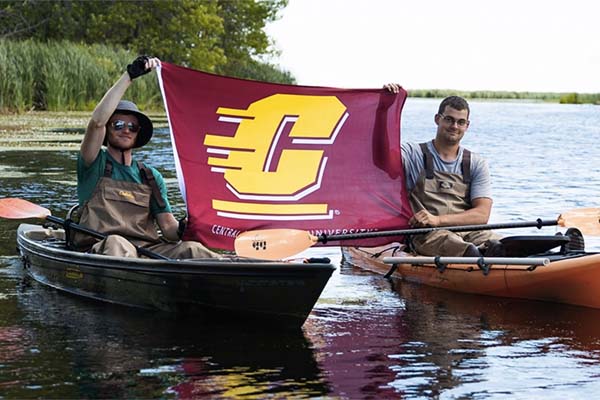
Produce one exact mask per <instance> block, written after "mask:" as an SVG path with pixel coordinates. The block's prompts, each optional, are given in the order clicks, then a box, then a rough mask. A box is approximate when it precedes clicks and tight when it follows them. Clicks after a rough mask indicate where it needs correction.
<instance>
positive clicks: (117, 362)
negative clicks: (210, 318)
mask: <svg viewBox="0 0 600 400" xmlns="http://www.w3.org/2000/svg"><path fill="white" fill-rule="evenodd" d="M8 263H9V264H10V265H9V266H8V269H4V271H11V272H10V274H9V275H10V279H2V280H0V282H3V283H4V284H5V285H4V287H3V288H2V292H3V293H8V294H7V295H6V296H5V298H4V299H1V300H0V309H8V310H12V311H11V312H10V313H9V314H4V313H2V318H1V319H0V337H1V338H2V341H0V343H1V344H0V354H4V355H5V356H4V357H1V358H0V365H2V366H3V367H4V368H3V370H4V373H2V374H1V375H0V386H2V387H4V388H5V389H6V390H4V391H3V395H5V396H8V397H9V398H29V397H36V394H35V393H36V392H37V393H41V394H42V397H45V398H159V397H164V396H165V395H166V394H170V395H172V396H174V397H178V398H193V397H200V396H204V395H210V396H217V397H224V398H231V397H235V396H238V395H244V396H249V397H253V396H255V397H257V398H264V397H265V396H270V395H277V394H278V393H287V394H290V393H295V394H297V395H298V396H302V397H310V396H321V395H324V394H326V393H328V391H329V389H328V385H327V382H326V381H325V380H324V379H322V373H321V370H320V368H319V367H318V365H317V362H316V360H315V358H314V353H313V350H312V344H311V342H310V341H309V340H308V339H307V338H306V337H305V335H304V334H303V333H302V331H294V332H278V331H269V330H259V329H256V330H250V329H249V328H247V327H244V326H240V325H239V324H232V325H215V324H214V323H212V324H210V325H206V324H204V323H203V321H201V320H197V319H191V318H190V319H181V318H175V317H173V316H170V315H165V314H161V313H152V312H145V311H144V312H140V311H135V310H130V309H128V308H125V307H118V306H114V307H112V306H107V305H105V304H102V303H97V302H94V301H87V300H84V299H81V298H78V297H73V296H69V295H65V294H63V293H59V292H58V291H54V290H51V289H48V288H46V287H42V286H41V285H39V284H37V283H35V282H29V281H28V280H27V279H26V278H24V277H23V275H22V273H21V272H20V271H19V270H17V265H16V264H18V262H17V261H16V260H10V261H9V262H8ZM17 280H18V283H17V284H16V285H15V288H16V289H12V290H11V289H10V284H11V283H15V281H17ZM7 301H8V302H7ZM284 397H287V396H284Z"/></svg>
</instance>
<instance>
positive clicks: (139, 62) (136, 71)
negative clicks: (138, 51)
mask: <svg viewBox="0 0 600 400" xmlns="http://www.w3.org/2000/svg"><path fill="white" fill-rule="evenodd" d="M149 59H150V57H148V56H139V57H138V58H136V59H135V60H133V62H132V63H131V64H129V65H128V66H127V73H128V74H129V77H130V78H131V80H134V79H135V78H137V77H139V76H142V75H144V74H147V73H148V72H150V68H148V69H146V61H148V60H149Z"/></svg>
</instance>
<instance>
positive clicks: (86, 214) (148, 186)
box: [73, 160, 221, 259]
mask: <svg viewBox="0 0 600 400" xmlns="http://www.w3.org/2000/svg"><path fill="white" fill-rule="evenodd" d="M138 167H139V168H140V171H141V175H142V180H143V183H135V182H125V181H117V180H114V179H112V178H111V176H112V168H113V167H112V162H111V161H110V160H107V162H106V167H105V169H104V176H103V177H101V178H100V180H99V181H98V184H97V185H96V187H95V189H94V191H93V193H92V196H91V197H90V199H89V200H88V201H87V202H86V203H85V204H84V205H83V209H82V211H81V217H80V219H79V224H80V225H82V226H85V227H87V228H90V229H93V230H95V231H98V232H100V233H103V234H105V235H107V237H106V238H105V239H104V240H101V241H98V240H97V239H94V238H92V237H90V236H88V235H84V234H82V233H74V234H73V244H74V247H75V248H77V249H78V250H81V251H91V252H92V253H96V254H105V255H111V256H118V257H138V254H137V250H136V249H135V247H134V246H133V245H132V243H134V244H135V245H137V246H139V247H144V248H146V249H148V250H150V251H153V252H156V253H160V254H162V255H164V256H167V257H170V258H174V259H177V258H221V256H220V255H219V254H217V253H214V252H212V251H210V250H208V249H207V248H206V247H204V246H203V245H202V244H201V243H198V242H193V241H185V242H182V241H179V242H176V243H174V242H166V241H164V240H163V239H161V238H160V237H159V235H158V232H157V230H156V226H155V223H154V217H153V216H152V214H151V212H150V200H151V198H152V196H154V198H155V199H156V201H157V202H158V203H159V205H164V201H163V199H162V197H161V196H160V190H159V189H158V185H157V184H156V182H155V181H154V176H153V175H152V172H151V171H150V169H149V168H147V167H145V166H143V165H142V164H141V163H138Z"/></svg>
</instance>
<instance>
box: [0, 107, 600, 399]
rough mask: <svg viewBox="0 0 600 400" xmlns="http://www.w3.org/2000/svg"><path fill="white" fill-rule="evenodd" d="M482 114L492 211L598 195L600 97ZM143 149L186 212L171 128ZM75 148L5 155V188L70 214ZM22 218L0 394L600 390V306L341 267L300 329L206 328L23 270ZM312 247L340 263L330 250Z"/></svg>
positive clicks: (5, 293) (1, 335)
mask: <svg viewBox="0 0 600 400" xmlns="http://www.w3.org/2000/svg"><path fill="white" fill-rule="evenodd" d="M437 104H438V101H437V100H431V101H430V100H422V101H419V100H415V99H413V100H411V101H409V102H408V103H407V105H406V108H405V112H404V114H403V135H404V138H405V140H416V141H422V140H429V139H430V138H431V136H432V130H431V128H432V127H431V117H432V115H433V113H435V110H436V107H437ZM432 110H433V111H432ZM472 113H473V117H472V120H473V122H472V126H471V128H470V131H469V133H468V135H467V136H466V139H465V145H466V146H467V147H469V148H471V149H472V150H474V151H478V152H480V153H482V154H483V155H484V156H485V157H486V158H487V159H488V161H489V163H490V169H491V171H492V175H493V189H494V194H495V203H494V209H493V216H492V219H493V222H508V221H517V220H535V219H536V218H543V219H548V218H556V216H557V215H558V214H559V213H560V212H562V211H565V210H568V209H571V208H577V207H594V206H597V202H598V193H597V187H598V185H597V184H595V183H594V180H595V179H597V176H599V174H600V163H598V155H599V153H598V150H597V146H596V145H595V140H596V137H597V135H596V131H595V130H594V129H596V127H597V126H598V125H599V124H600V113H598V112H597V108H590V107H589V106H563V105H561V106H559V105H548V104H524V103H493V102H473V103H472ZM565 126H568V127H570V131H569V133H568V135H565V131H564V129H565ZM137 154H139V156H140V158H141V159H142V160H143V161H147V162H148V163H149V164H151V165H156V166H160V169H161V171H163V172H164V175H165V178H166V181H167V184H168V186H169V190H170V193H171V198H172V199H173V203H174V206H175V207H176V208H181V205H182V201H181V199H180V198H178V195H177V193H178V190H177V181H176V179H175V173H174V170H175V169H174V166H173V159H172V153H171V147H170V141H169V137H168V133H167V131H166V130H164V129H158V130H157V132H156V134H155V136H154V138H153V141H152V144H151V145H150V146H147V147H144V148H143V149H141V151H140V152H139V153H137ZM75 159H76V147H71V148H66V146H65V148H56V149H50V148H48V149H46V150H42V149H36V150H11V151H2V152H0V196H2V197H5V196H10V197H21V198H24V199H27V200H29V201H32V202H34V203H37V204H40V205H42V206H44V207H47V208H49V209H50V210H51V211H52V213H53V214H54V215H58V216H61V217H62V216H64V213H66V211H67V210H68V209H69V207H70V206H71V204H73V203H74V202H75V199H76V197H75ZM21 222H30V223H35V222H39V221H35V220H32V221H6V220H4V221H1V223H0V237H1V238H2V240H0V393H1V394H0V397H2V396H4V397H6V398H34V397H37V398H40V397H41V398H193V397H203V396H206V397H216V398H234V397H247V398H265V397H275V398H293V397H296V398H298V397H300V398H303V397H306V398H307V397H312V398H347V399H355V398H403V399H416V398H419V399H421V398H506V397H509V398H542V397H543V398H544V399H548V398H555V399H561V400H562V399H564V398H574V397H576V398H594V397H595V396H596V394H597V392H598V391H600V387H599V386H600V383H599V381H598V380H597V377H598V376H599V375H600V324H598V323H597V321H598V320H600V310H591V309H585V308H581V307H572V306H566V305H558V304H550V303H538V302H532V301H519V300H510V299H497V298H491V297H485V296H472V295H466V294H458V293H452V292H446V291H443V290H439V289H433V288H427V287H420V286H415V285H411V284H401V283H399V282H389V281H387V280H385V279H384V278H382V277H381V276H376V275H372V274H369V273H366V272H363V271H361V270H359V269H355V268H352V267H349V266H342V268H341V269H340V270H338V271H336V273H335V274H334V276H333V277H332V279H331V280H330V282H329V284H328V285H327V287H326V288H325V291H324V293H323V295H322V296H321V298H320V300H319V302H318V303H317V306H316V308H315V310H314V311H313V313H312V314H311V316H310V317H309V319H308V321H307V323H306V324H305V325H304V327H303V331H300V332H296V333H289V332H287V333H281V332H274V331H248V330H247V329H246V327H245V326H240V325H233V326H224V325H223V326H221V325H215V324H214V323H213V324H211V325H206V324H203V322H202V321H200V320H180V319H175V318H170V317H167V316H164V315H159V314H153V313H147V312H144V313H140V312H137V311H132V310H128V309H124V308H120V307H111V306H107V305H105V304H101V303H96V302H92V301H86V300H83V299H79V298H75V297H71V296H68V295H64V294H61V293H58V292H56V291H54V290H52V289H49V288H45V287H42V286H41V285H39V284H36V283H31V282H28V281H26V280H23V276H22V270H21V268H20V265H19V260H18V258H17V257H15V254H16V249H15V231H16V228H17V226H18V224H19V223H21ZM546 229H547V231H546V232H547V233H548V232H549V234H552V233H553V232H552V229H553V228H550V229H548V228H546ZM526 231H527V230H521V231H519V234H525V233H524V232H526ZM529 231H531V233H538V231H537V230H535V229H533V228H532V229H531V230H529ZM503 233H506V234H516V233H515V231H514V230H513V231H508V232H503ZM586 246H587V248H588V249H589V250H595V251H600V240H599V239H598V238H593V237H586ZM313 251H315V252H316V253H315V254H314V255H315V256H318V255H325V256H328V257H330V258H332V259H333V260H334V262H336V263H337V262H339V257H338V256H337V255H336V254H333V253H332V252H333V250H331V249H329V250H323V249H313ZM2 256H10V257H2Z"/></svg>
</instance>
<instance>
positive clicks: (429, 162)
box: [409, 143, 500, 257]
mask: <svg viewBox="0 0 600 400" xmlns="http://www.w3.org/2000/svg"><path fill="white" fill-rule="evenodd" d="M420 147H421V150H422V152H423V157H424V162H425V168H424V170H423V172H422V173H421V175H420V176H419V179H418V180H417V183H416V185H415V187H414V188H413V190H412V191H411V193H410V196H409V198H410V204H411V206H412V209H413V211H414V212H418V211H419V210H423V209H424V210H427V211H429V212H430V213H431V214H433V215H436V216H439V215H446V214H455V213H459V212H463V211H466V210H469V209H470V208H471V202H470V201H469V200H468V199H469V198H470V196H469V194H470V186H471V152H470V151H469V150H467V149H464V150H463V159H462V164H461V168H462V172H463V174H462V176H461V175H459V174H453V173H449V172H440V171H435V170H434V169H433V155H432V154H431V152H430V151H429V149H428V148H427V144H426V143H421V144H420ZM499 237H500V236H498V235H496V234H494V233H492V232H490V231H472V232H450V231H447V230H439V231H434V232H431V233H428V234H424V235H414V236H411V243H412V246H413V248H414V250H415V251H416V252H417V253H419V254H422V255H426V256H447V257H460V256H463V255H464V254H465V252H466V251H467V248H468V247H469V244H471V243H472V244H474V245H476V246H480V245H482V244H484V243H485V242H487V241H488V240H492V239H498V238H499Z"/></svg>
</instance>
